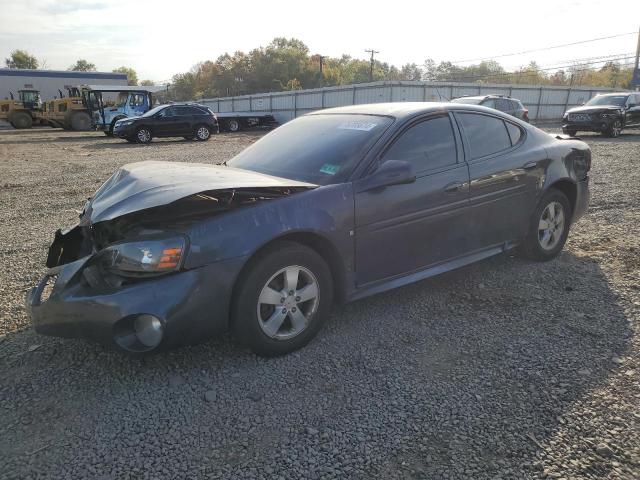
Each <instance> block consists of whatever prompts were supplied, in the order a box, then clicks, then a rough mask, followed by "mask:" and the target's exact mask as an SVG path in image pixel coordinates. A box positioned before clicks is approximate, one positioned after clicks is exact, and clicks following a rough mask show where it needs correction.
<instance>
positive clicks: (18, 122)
mask: <svg viewBox="0 0 640 480" xmlns="http://www.w3.org/2000/svg"><path fill="white" fill-rule="evenodd" d="M9 123H11V125H12V126H13V128H17V129H23V128H31V126H32V125H33V119H32V118H31V115H29V114H28V113H25V112H15V113H13V114H12V115H11V117H10V120H9Z"/></svg>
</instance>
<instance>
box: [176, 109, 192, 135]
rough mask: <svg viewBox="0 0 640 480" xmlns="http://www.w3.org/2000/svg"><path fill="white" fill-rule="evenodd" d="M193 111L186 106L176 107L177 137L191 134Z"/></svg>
mask: <svg viewBox="0 0 640 480" xmlns="http://www.w3.org/2000/svg"><path fill="white" fill-rule="evenodd" d="M194 110H195V109H193V108H191V107H188V106H177V107H176V111H177V117H176V126H175V133H176V134H177V135H186V134H189V133H193V127H192V125H193V123H194V121H195V119H194Z"/></svg>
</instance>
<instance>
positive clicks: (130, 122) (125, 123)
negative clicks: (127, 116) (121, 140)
mask: <svg viewBox="0 0 640 480" xmlns="http://www.w3.org/2000/svg"><path fill="white" fill-rule="evenodd" d="M132 123H133V121H131V120H127V121H126V122H122V121H120V122H116V126H118V127H124V126H126V125H131V124H132Z"/></svg>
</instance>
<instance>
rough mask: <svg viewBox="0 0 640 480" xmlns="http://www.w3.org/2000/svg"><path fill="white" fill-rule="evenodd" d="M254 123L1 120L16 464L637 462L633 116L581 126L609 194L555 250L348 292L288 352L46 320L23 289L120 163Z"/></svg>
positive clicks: (639, 246) (221, 474) (500, 466)
mask: <svg viewBox="0 0 640 480" xmlns="http://www.w3.org/2000/svg"><path fill="white" fill-rule="evenodd" d="M634 133H637V132H634ZM259 135H260V134H259V133H247V134H235V135H234V134H227V135H220V136H217V137H215V138H213V139H212V140H211V141H209V142H207V143H204V144H203V143H194V142H184V141H158V142H154V143H153V144H152V145H151V146H137V145H129V144H127V143H125V142H120V141H118V140H113V139H108V138H106V137H104V136H100V135H96V134H94V133H69V132H62V131H56V130H32V131H20V132H15V131H3V132H0V169H1V170H0V172H1V174H0V232H2V236H1V238H2V245H1V246H0V261H1V265H2V267H3V268H2V269H1V270H0V288H1V291H2V293H3V294H2V296H1V297H0V478H3V479H9V478H11V479H14V478H15V479H18V478H20V479H22V478H52V479H60V478H73V479H80V478H101V479H111V478H118V479H120V478H125V479H126V478H135V479H143V478H145V479H146V478H162V479H169V478H194V479H196V478H198V479H199V478H224V479H234V478H238V479H245V478H268V479H271V478H276V479H280V478H282V479H299V478H354V479H369V478H385V479H387V478H407V479H419V478H424V479H430V478H448V479H458V478H461V479H468V478H473V479H485V478H486V479H500V478H502V479H507V478H509V479H511V478H525V479H527V478H530V479H533V478H565V479H567V480H568V479H579V478H580V479H581V478H611V479H614V478H615V479H619V478H626V479H637V478H640V410H639V409H638V405H640V382H639V373H640V356H639V355H638V354H639V353H640V341H639V338H640V337H639V332H638V327H639V321H640V284H639V280H638V278H639V277H640V257H639V254H638V253H639V252H640V206H639V202H638V201H639V200H640V194H639V191H640V188H639V185H640V174H639V168H640V136H638V135H635V134H626V135H623V136H622V137H621V138H620V139H617V140H609V139H603V138H601V137H598V136H585V137H584V138H585V139H586V141H587V142H588V143H589V144H590V145H591V147H592V149H593V153H594V164H593V169H592V172H591V178H592V195H593V198H592V205H591V209H590V212H589V214H588V215H586V217H585V218H583V219H582V220H580V222H578V223H577V224H576V225H575V226H574V227H573V230H572V233H571V235H570V237H569V242H568V244H567V247H566V249H565V251H564V252H563V253H562V254H561V256H560V257H559V258H558V259H557V260H555V261H552V262H549V263H545V264H536V263H531V262H528V261H524V260H521V259H518V258H515V257H513V256H510V255H503V256H499V257H495V258H492V259H489V260H487V261H484V262H482V263H479V264H476V265H473V266H471V267H467V268H464V269H461V270H458V271H455V272H451V273H448V274H445V275H441V276H439V277H437V278H433V279H430V280H427V281H423V282H420V283H417V284H414V285H411V286H408V287H405V288H401V289H397V290H394V291H391V292H388V293H384V294H380V295H377V296H375V297H373V298H369V299H366V300H362V301H359V302H356V303H352V304H349V305H346V306H338V307H336V308H335V309H334V312H333V315H332V318H331V320H330V322H329V323H328V325H327V328H326V329H325V330H324V331H323V332H322V333H321V334H320V335H319V336H318V338H317V339H316V340H315V341H314V342H312V343H311V344H310V345H309V346H308V347H307V348H305V349H303V350H302V351H299V352H297V353H294V354H292V355H289V356H287V357H284V358H278V359H273V360H264V359H261V358H257V357H255V356H254V355H252V354H250V353H249V352H247V351H245V350H243V349H241V348H239V347H238V346H237V345H235V344H234V343H233V342H232V341H231V340H230V339H228V338H219V339H214V340H211V341H209V342H207V343H203V344H201V345H198V346H193V347H186V348H181V349H177V350H173V351H170V352H166V353H162V354H158V355H153V356H147V357H142V358H140V357H132V356H128V355H124V354H121V353H118V352H115V351H112V350H109V349H107V348H105V347H102V346H99V345H95V344H92V343H88V342H85V341H82V340H63V339H57V338H50V337H43V336H39V335H36V334H35V333H33V331H32V330H31V328H30V326H29V322H28V320H27V317H26V314H25V310H24V308H23V306H22V304H23V297H24V294H25V292H26V290H27V289H28V288H29V287H31V286H32V285H33V284H34V283H35V282H36V281H37V280H38V278H39V277H40V275H41V274H42V273H43V272H44V270H45V269H44V266H43V262H44V257H45V252H46V249H47V247H48V244H49V242H50V240H51V239H52V236H53V232H54V231H55V229H56V228H58V227H60V226H65V225H68V224H71V223H72V222H73V221H74V220H75V218H76V216H77V213H76V211H75V210H76V209H78V208H81V206H82V204H83V201H84V200H85V199H86V197H88V196H89V195H91V194H92V193H93V191H94V190H95V189H96V188H97V187H98V186H99V184H100V183H101V182H102V181H104V180H105V179H106V178H107V177H108V176H109V175H110V174H111V173H112V172H113V171H114V170H115V169H116V168H117V167H118V166H119V165H122V164H124V163H129V162H133V161H138V160H144V159H157V160H177V161H199V162H212V163H216V162H220V161H223V160H225V159H227V158H229V157H231V156H232V155H233V154H234V153H236V152H238V151H239V150H241V149H242V148H244V147H245V146H246V145H248V144H249V143H251V142H252V141H254V140H255V139H257V138H258V137H259Z"/></svg>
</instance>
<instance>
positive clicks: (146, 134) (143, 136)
mask: <svg viewBox="0 0 640 480" xmlns="http://www.w3.org/2000/svg"><path fill="white" fill-rule="evenodd" d="M137 137H138V141H139V142H140V143H148V142H149V140H151V132H150V131H149V130H147V129H146V128H141V129H140V130H138V135H137Z"/></svg>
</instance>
